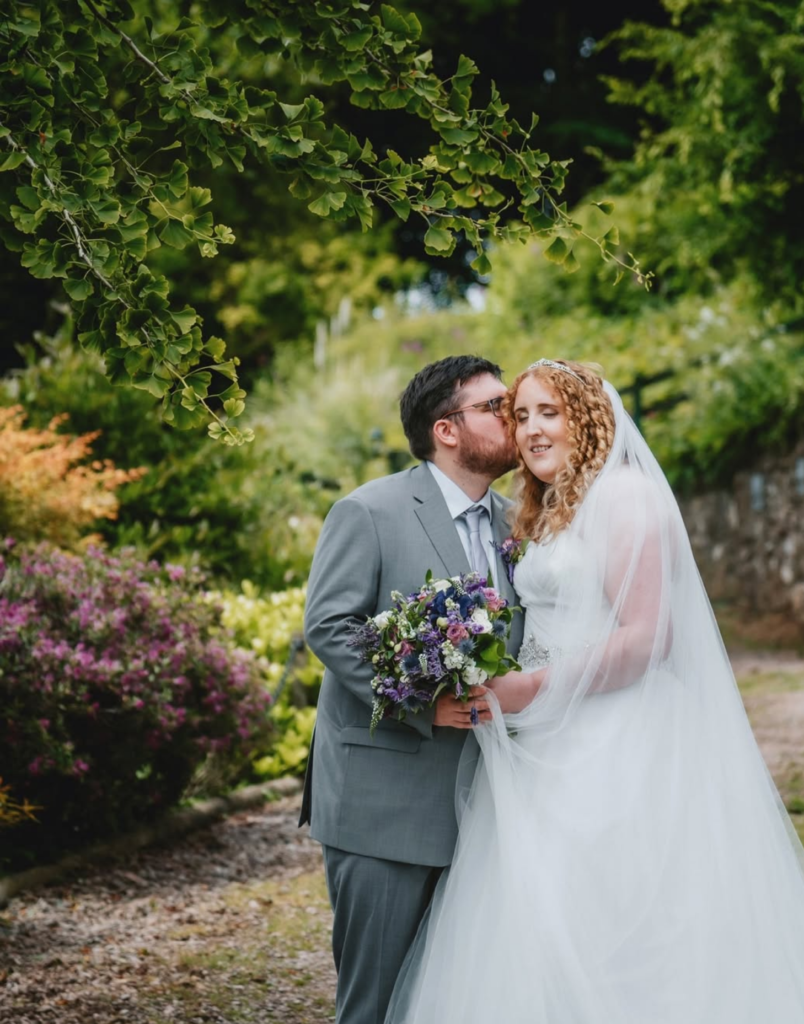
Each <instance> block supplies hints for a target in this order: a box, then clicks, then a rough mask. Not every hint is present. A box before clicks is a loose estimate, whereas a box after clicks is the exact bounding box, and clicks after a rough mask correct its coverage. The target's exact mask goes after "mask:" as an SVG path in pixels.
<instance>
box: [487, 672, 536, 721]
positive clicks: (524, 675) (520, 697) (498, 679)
mask: <svg viewBox="0 0 804 1024" xmlns="http://www.w3.org/2000/svg"><path fill="white" fill-rule="evenodd" d="M543 682H544V670H543V669H540V670H539V671H537V672H508V673H506V675H504V676H495V678H494V679H490V680H489V681H488V682H487V683H486V686H488V688H489V689H490V690H491V691H492V692H493V693H494V695H495V697H496V698H497V700H498V701H499V703H500V710H501V711H502V712H503V714H507V715H510V714H514V713H515V712H517V711H521V710H522V709H523V708H526V707H527V706H528V704H530V702H531V701H532V700H533V698H534V697H535V696H536V694H537V693H538V692H539V690H540V688H541V685H542V683H543Z"/></svg>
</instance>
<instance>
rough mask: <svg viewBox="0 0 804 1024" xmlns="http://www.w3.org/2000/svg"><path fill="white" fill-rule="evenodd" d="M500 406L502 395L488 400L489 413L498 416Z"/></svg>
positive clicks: (500, 409)
mask: <svg viewBox="0 0 804 1024" xmlns="http://www.w3.org/2000/svg"><path fill="white" fill-rule="evenodd" d="M502 404H503V396H502V395H499V396H498V397H497V398H491V399H489V405H490V406H491V411H492V412H493V413H494V415H495V416H499V415H500V413H501V412H502Z"/></svg>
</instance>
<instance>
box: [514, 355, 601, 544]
mask: <svg viewBox="0 0 804 1024" xmlns="http://www.w3.org/2000/svg"><path fill="white" fill-rule="evenodd" d="M554 362H555V363H560V364H561V365H562V366H566V367H567V369H569V370H571V371H572V374H575V375H576V376H572V374H570V373H567V371H566V370H559V369H557V368H556V367H555V366H549V365H544V364H542V365H534V366H533V367H528V369H527V370H525V371H524V372H523V373H520V374H519V376H518V377H517V378H516V380H515V381H514V382H513V384H512V385H511V386H510V388H509V389H508V391H507V393H506V396H505V399H504V401H503V415H504V417H505V420H506V425H507V427H508V431H509V433H510V435H511V439H512V440H513V441H514V442H515V441H516V426H517V424H516V420H515V418H514V401H515V400H516V393H517V391H518V389H519V385H520V384H521V383H522V381H523V380H524V379H525V378H526V377H538V378H540V379H542V380H544V381H545V382H546V383H547V384H549V385H550V387H551V388H553V390H554V391H556V392H557V394H558V395H559V397H560V398H561V399H562V401H563V402H564V407H565V412H566V416H567V435H568V437H567V439H568V441H569V444H570V446H571V448H572V451H571V452H570V456H569V459H568V460H567V465H566V467H565V468H564V469H562V470H560V471H559V473H558V474H557V475H556V478H555V480H554V481H553V483H552V484H545V483H543V482H542V481H541V480H538V479H537V478H536V477H535V476H534V475H533V474H532V473H531V471H530V470H529V469H528V468H527V466H526V465H525V463H524V460H523V458H522V455H521V453H519V452H518V454H517V458H518V461H519V467H518V469H517V471H516V476H515V486H516V505H515V506H514V515H513V522H512V532H513V535H514V537H516V538H517V539H518V540H521V539H523V538H528V539H530V540H536V541H539V540H543V539H545V538H546V537H549V536H550V535H552V534H556V533H558V532H559V531H561V530H563V529H564V528H565V527H567V526H569V524H570V523H571V522H572V519H573V516H574V515H575V512H576V511H577V509H578V506H579V505H580V503H581V501H582V500H583V496H584V494H585V493H586V492H587V491H588V490H589V487H590V486H591V484H592V481H593V480H594V479H595V477H596V476H597V474H598V473H599V472H600V470H601V469H602V468H603V464H604V462H605V461H606V457H607V455H608V454H609V452H610V451H611V446H612V442H613V441H614V410H613V409H612V406H611V402H610V401H609V396H608V395H607V394H606V392H605V391H604V390H603V379H602V377H601V376H600V374H599V373H597V371H596V370H595V369H593V368H592V367H590V366H587V365H584V364H583V363H574V362H570V361H568V360H564V359H557V360H554ZM577 378H580V380H579V379H577Z"/></svg>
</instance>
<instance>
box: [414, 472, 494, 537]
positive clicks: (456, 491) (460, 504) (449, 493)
mask: <svg viewBox="0 0 804 1024" xmlns="http://www.w3.org/2000/svg"><path fill="white" fill-rule="evenodd" d="M425 466H427V468H428V469H429V470H430V472H431V473H432V474H433V479H434V480H435V482H436V483H437V484H438V486H439V488H440V490H441V493H442V494H443V495H444V500H445V501H446V503H447V508H448V509H449V514H450V515H451V516H452V518H453V519H457V518H458V516H462V515H463V514H464V512H465V511H466V510H467V509H468V508H471V507H472V506H473V505H482V506H483V508H484V509H485V510H486V511H487V512H488V514H489V522H491V515H492V512H491V489H490V488H489V489H488V490H487V491H486V493H485V494H484V495H483V497H482V498H478V500H477V501H474V500H473V499H472V498H470V497H469V495H468V494H466V493H465V492H464V491H462V490H461V488H460V487H459V486H458V485H457V484H456V483H455V481H454V480H452V479H450V477H448V476H447V474H446V473H445V472H444V471H443V470H441V469H439V468H438V466H436V464H435V463H434V462H425Z"/></svg>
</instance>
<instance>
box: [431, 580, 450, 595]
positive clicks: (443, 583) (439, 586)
mask: <svg viewBox="0 0 804 1024" xmlns="http://www.w3.org/2000/svg"><path fill="white" fill-rule="evenodd" d="M430 586H431V587H432V588H433V590H434V591H435V592H436V593H437V594H440V593H441V591H442V590H449V588H450V587H451V586H452V584H451V583H450V581H449V580H431V581H430Z"/></svg>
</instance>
